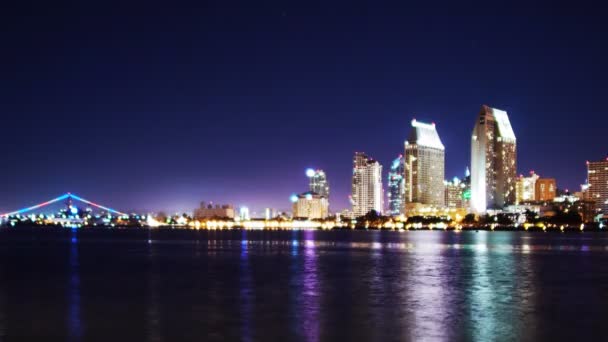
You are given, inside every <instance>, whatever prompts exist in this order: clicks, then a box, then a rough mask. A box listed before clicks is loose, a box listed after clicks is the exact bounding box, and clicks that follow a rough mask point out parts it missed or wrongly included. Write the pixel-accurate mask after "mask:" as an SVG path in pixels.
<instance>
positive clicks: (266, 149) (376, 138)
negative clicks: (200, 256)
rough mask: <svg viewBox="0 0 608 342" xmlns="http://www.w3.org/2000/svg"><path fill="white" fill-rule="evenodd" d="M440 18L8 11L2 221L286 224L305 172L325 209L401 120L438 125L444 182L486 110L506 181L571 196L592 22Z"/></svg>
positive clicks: (417, 13)
mask: <svg viewBox="0 0 608 342" xmlns="http://www.w3.org/2000/svg"><path fill="white" fill-rule="evenodd" d="M446 6H447V7H446V8H450V6H455V5H450V4H447V5H446ZM313 7H314V6H313ZM453 9H454V14H456V13H466V14H467V16H464V17H459V16H456V15H446V14H445V13H437V12H436V11H435V10H434V9H429V8H420V7H419V8H409V7H406V6H398V7H395V8H389V7H387V8H373V9H371V8H369V7H368V6H367V5H365V4H361V3H357V2H354V3H352V4H351V6H349V7H348V8H343V7H340V6H337V5H335V6H334V5H328V7H326V8H300V7H297V6H295V5H289V4H280V5H279V4H275V5H269V6H268V7H264V8H257V7H247V6H245V7H237V8H234V7H230V8H229V6H222V5H217V6H216V7H212V8H207V9H205V10H202V9H200V8H199V9H188V10H183V9H178V8H173V9H171V11H172V12H171V14H172V15H171V16H170V18H168V19H166V20H167V21H163V22H162V23H163V24H159V20H158V18H159V17H162V16H163V15H164V14H165V13H164V12H163V11H162V10H160V7H159V8H155V7H152V6H151V7H150V8H148V10H146V11H143V12H141V11H140V9H139V7H137V6H136V5H133V4H126V5H125V8H123V11H124V12H121V11H117V12H114V11H111V12H108V11H105V10H104V9H99V11H87V10H84V9H83V8H81V7H78V6H68V5H66V6H64V7H61V6H54V5H52V4H41V5H40V7H38V8H37V9H35V10H31V9H29V8H25V6H24V7H23V8H19V6H17V7H16V8H15V9H11V10H7V11H5V12H4V13H3V14H2V15H3V19H5V20H3V22H5V23H6V25H7V26H8V29H9V30H10V31H12V32H15V34H13V35H11V36H10V37H9V38H8V39H7V40H6V49H7V51H10V53H7V54H5V55H3V56H2V57H0V58H2V62H3V63H0V65H1V68H2V71H3V74H4V75H5V76H6V77H4V78H3V79H2V81H0V82H2V83H1V84H2V86H3V92H2V93H1V94H0V97H1V100H2V101H0V103H2V105H1V107H0V111H1V112H2V113H3V121H2V123H1V126H2V128H3V130H2V133H1V134H0V146H1V147H2V148H3V151H4V152H5V153H4V154H3V159H2V163H3V168H2V169H1V170H0V209H1V210H2V211H3V212H6V211H10V210H14V209H17V208H20V207H22V206H23V205H24V204H25V205H27V204H29V203H32V204H33V203H37V202H38V201H40V200H45V199H47V198H53V197H55V196H57V195H58V194H61V193H64V192H65V191H73V192H76V193H81V194H87V196H91V197H93V198H96V199H99V201H101V202H102V203H112V205H113V206H115V207H117V208H121V209H123V210H146V211H147V210H166V211H169V212H171V211H176V210H188V211H191V210H194V209H195V208H197V207H198V204H199V202H200V201H202V200H213V201H215V202H217V203H231V204H234V205H235V206H241V205H246V206H248V207H250V208H251V209H252V210H255V211H262V210H263V208H265V207H273V208H277V209H278V208H282V209H288V208H289V196H290V194H292V193H294V192H296V193H299V192H301V191H302V189H304V186H305V185H304V184H305V183H303V182H304V180H302V179H301V174H302V170H304V169H306V168H309V167H313V168H320V169H323V170H325V171H326V172H327V174H328V175H329V181H330V183H331V202H332V209H333V210H340V209H342V208H348V207H349V206H350V205H349V203H348V195H349V194H350V191H351V189H350V175H351V172H352V170H351V158H352V154H353V153H354V152H355V151H366V152H367V153H369V154H370V155H372V156H374V157H375V158H376V159H377V160H379V162H380V163H381V164H382V165H390V163H391V161H392V160H393V159H394V157H395V155H396V154H398V153H402V144H403V141H404V139H405V138H406V136H407V131H408V124H409V122H410V120H411V119H413V118H416V119H418V120H421V121H424V122H431V121H434V122H436V123H437V125H438V127H441V137H442V140H443V142H444V144H445V146H446V161H445V163H446V167H445V177H446V179H451V178H452V177H453V176H460V175H461V174H462V171H463V170H464V169H465V168H466V167H467V166H468V165H469V164H470V160H469V154H470V151H469V142H470V123H471V121H472V116H473V117H474V115H475V112H476V111H477V110H478V108H479V106H480V105H482V104H484V103H485V104H488V105H491V106H493V107H496V108H501V109H503V110H505V111H507V112H508V113H509V115H510V118H511V122H512V124H513V128H514V130H515V132H517V136H518V142H517V143H518V173H521V172H526V171H527V170H530V169H534V170H537V171H538V172H539V174H542V175H548V176H551V177H553V178H555V179H556V180H557V184H558V186H559V187H560V188H563V189H570V190H571V191H575V190H578V188H579V185H580V184H582V183H584V182H585V178H586V167H585V164H584V162H585V160H599V159H602V158H604V157H605V156H606V149H605V146H602V144H598V143H597V141H601V140H600V139H601V137H603V124H604V123H605V119H604V117H605V112H604V111H605V109H604V108H605V106H604V104H603V102H602V100H603V98H604V90H603V87H601V86H600V83H599V82H600V81H601V80H602V79H603V78H604V77H605V76H607V75H608V67H606V66H605V64H604V63H603V62H602V61H601V60H600V59H599V58H598V57H596V56H603V55H605V51H604V50H606V47H604V46H603V44H596V43H595V42H597V41H601V39H602V37H603V36H602V31H601V30H596V29H595V27H594V26H593V25H595V24H593V23H595V22H597V21H596V20H593V17H592V15H590V14H585V13H578V14H574V15H572V16H570V17H569V18H570V19H569V21H568V24H564V25H562V23H561V21H559V20H557V19H555V17H552V16H548V15H544V14H545V13H546V11H540V10H538V11H537V10H536V9H534V8H525V9H522V10H521V11H517V10H514V9H513V8H511V9H504V10H503V9H496V8H494V9H492V10H491V11H487V8H484V7H483V5H482V6H479V7H475V6H471V7H468V6H460V5H459V7H458V8H453ZM369 10H372V14H371V15H367V14H366V13H368V11H369ZM31 11H34V14H35V15H28V14H31V13H30V12H31ZM91 12H95V13H96V14H95V15H91ZM131 12H132V13H140V14H141V15H138V16H137V18H133V16H131V15H128V13H131ZM550 12H551V13H552V14H565V13H567V14H571V13H570V10H569V8H566V7H560V6H559V5H557V6H556V5H552V6H551V11H550ZM374 13H375V14H374ZM252 14H253V15H252ZM337 14H339V15H337ZM74 18H82V20H80V19H78V20H76V19H74ZM313 18H314V20H312V19H313ZM422 18H424V19H422ZM428 22H433V23H434V25H433V30H428V29H427V28H428ZM362 23H365V25H362ZM495 23H501V24H500V25H495ZM201 25H202V26H201ZM139 27H145V28H146V29H145V30H143V29H139ZM479 27H484V30H479ZM208 32H214V33H215V34H213V35H210V34H208ZM581 37H584V39H582V38H581ZM581 113H584V114H585V121H582V120H579V118H580V117H581ZM572 141H576V142H577V143H576V144H573V143H572ZM541 150H542V152H541ZM243 165H246V175H244V172H243ZM383 177H386V170H385V173H384V175H383ZM383 179H384V178H383Z"/></svg>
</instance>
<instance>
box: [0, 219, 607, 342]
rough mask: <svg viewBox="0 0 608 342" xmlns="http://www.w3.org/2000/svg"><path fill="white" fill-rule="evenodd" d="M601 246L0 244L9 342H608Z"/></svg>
mask: <svg viewBox="0 0 608 342" xmlns="http://www.w3.org/2000/svg"><path fill="white" fill-rule="evenodd" d="M606 319H608V235H604V234H602V233H580V234H576V233H573V234H563V233H561V234H560V233H540V232H538V233H523V232H478V233H475V232H460V233H458V232H439V231H437V232H433V231H416V232H393V231H293V232H292V231H239V230H235V231H210V232H207V231H152V232H150V231H146V230H142V231H109V230H107V231H82V230H81V231H77V232H72V231H71V230H69V229H67V230H32V229H23V230H15V229H11V230H6V229H5V230H0V341H4V340H6V341H11V340H44V341H50V340H54V341H66V340H67V341H108V340H113V339H114V340H131V341H227V340H228V341H287V340H290V341H330V340H340V341H420V340H425V341H434V340H436V341H457V340H471V341H492V340H512V341H521V340H528V341H538V340H607V339H608V324H606Z"/></svg>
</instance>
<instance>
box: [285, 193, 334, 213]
mask: <svg viewBox="0 0 608 342" xmlns="http://www.w3.org/2000/svg"><path fill="white" fill-rule="evenodd" d="M294 200H295V201H294V203H293V217H294V218H305V219H324V218H326V217H327V216H329V201H328V200H327V197H325V196H321V195H319V194H317V193H315V192H312V191H308V192H304V193H301V194H299V195H296V197H295V198H294Z"/></svg>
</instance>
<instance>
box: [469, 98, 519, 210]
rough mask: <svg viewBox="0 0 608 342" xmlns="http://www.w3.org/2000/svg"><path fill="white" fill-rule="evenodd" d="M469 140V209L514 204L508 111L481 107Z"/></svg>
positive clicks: (513, 145)
mask: <svg viewBox="0 0 608 342" xmlns="http://www.w3.org/2000/svg"><path fill="white" fill-rule="evenodd" d="M471 138H472V139H471V209H472V210H473V211H474V212H477V213H483V212H485V211H486V209H501V208H503V207H505V206H506V205H510V204H514V203H515V200H516V198H515V195H516V194H515V182H516V178H517V171H516V170H517V162H516V160H517V141H516V139H515V133H514V132H513V128H512V127H511V123H510V122H509V117H508V115H507V112H505V111H502V110H499V109H495V108H490V107H488V106H485V105H484V106H482V108H481V112H480V113H479V116H478V118H477V121H476V122H475V128H474V129H473V134H472V137H471Z"/></svg>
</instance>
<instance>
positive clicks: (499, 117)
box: [492, 108, 516, 142]
mask: <svg viewBox="0 0 608 342" xmlns="http://www.w3.org/2000/svg"><path fill="white" fill-rule="evenodd" d="M492 113H493V114H494V119H495V120H496V123H497V126H498V133H499V134H500V137H501V138H502V140H504V141H508V142H515V140H516V139H515V132H513V127H511V121H509V116H508V115H507V112H505V111H504V110H500V109H496V108H492Z"/></svg>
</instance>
